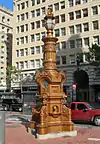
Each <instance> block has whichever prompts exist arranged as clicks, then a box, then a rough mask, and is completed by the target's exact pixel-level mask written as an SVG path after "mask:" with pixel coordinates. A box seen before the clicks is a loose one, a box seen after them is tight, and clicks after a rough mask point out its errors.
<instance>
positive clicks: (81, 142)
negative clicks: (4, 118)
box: [5, 123, 100, 144]
mask: <svg viewBox="0 0 100 144" xmlns="http://www.w3.org/2000/svg"><path fill="white" fill-rule="evenodd" d="M75 129H76V130H77V131H78V135H77V136H76V137H61V138H55V139H47V140H38V139H36V138H34V136H33V135H31V134H29V133H27V131H26V129H25V126H24V125H22V124H20V123H11V124H7V123H6V143H5V144H47V143H48V144H100V140H98V141H93V140H92V141H91V140H88V138H97V139H98V138H99V139H100V128H80V127H75Z"/></svg>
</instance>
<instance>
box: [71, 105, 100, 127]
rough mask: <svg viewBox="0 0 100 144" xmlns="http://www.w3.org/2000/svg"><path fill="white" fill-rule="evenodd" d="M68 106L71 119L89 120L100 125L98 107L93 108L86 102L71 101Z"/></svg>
mask: <svg viewBox="0 0 100 144" xmlns="http://www.w3.org/2000/svg"><path fill="white" fill-rule="evenodd" d="M69 108H70V109H71V113H72V120H73V121H90V122H93V123H94V124H95V125H97V126H100V109H95V108H93V107H92V106H91V105H90V104H89V103H86V102H71V103H70V104H69Z"/></svg>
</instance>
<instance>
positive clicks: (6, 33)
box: [0, 6, 13, 92]
mask: <svg viewBox="0 0 100 144" xmlns="http://www.w3.org/2000/svg"><path fill="white" fill-rule="evenodd" d="M12 17H13V12H11V11H10V10H8V9H6V8H5V7H3V6H0V92H4V91H6V90H7V82H6V68H7V65H12V30H13V29H12Z"/></svg>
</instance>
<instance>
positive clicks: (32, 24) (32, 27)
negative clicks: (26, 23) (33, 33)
mask: <svg viewBox="0 0 100 144" xmlns="http://www.w3.org/2000/svg"><path fill="white" fill-rule="evenodd" d="M34 26H35V24H34V22H32V23H31V30H33V29H34V28H35V27H34Z"/></svg>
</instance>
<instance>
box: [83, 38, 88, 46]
mask: <svg viewBox="0 0 100 144" xmlns="http://www.w3.org/2000/svg"><path fill="white" fill-rule="evenodd" d="M84 46H85V47H89V38H84Z"/></svg>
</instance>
